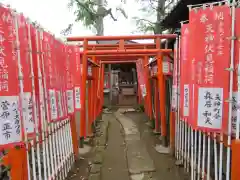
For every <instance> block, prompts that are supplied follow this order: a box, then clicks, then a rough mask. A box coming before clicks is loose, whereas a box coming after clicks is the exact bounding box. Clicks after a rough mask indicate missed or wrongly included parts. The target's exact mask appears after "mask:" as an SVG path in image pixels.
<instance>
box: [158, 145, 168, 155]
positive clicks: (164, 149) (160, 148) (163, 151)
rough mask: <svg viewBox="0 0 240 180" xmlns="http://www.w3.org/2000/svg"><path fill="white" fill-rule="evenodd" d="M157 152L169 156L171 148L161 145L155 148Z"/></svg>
mask: <svg viewBox="0 0 240 180" xmlns="http://www.w3.org/2000/svg"><path fill="white" fill-rule="evenodd" d="M155 150H156V151H157V152H159V153H161V154H169V153H170V148H169V147H164V146H163V145H161V144H159V145H156V146H155Z"/></svg>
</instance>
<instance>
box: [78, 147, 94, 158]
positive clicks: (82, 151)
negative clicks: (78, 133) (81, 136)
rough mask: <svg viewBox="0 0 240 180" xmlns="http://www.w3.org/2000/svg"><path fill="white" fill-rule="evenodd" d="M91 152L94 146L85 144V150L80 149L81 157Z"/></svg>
mask: <svg viewBox="0 0 240 180" xmlns="http://www.w3.org/2000/svg"><path fill="white" fill-rule="evenodd" d="M91 150H92V146H89V145H86V144H85V145H84V147H83V148H79V149H78V152H79V155H80V156H81V155H85V154H87V153H89V152H90V151H91Z"/></svg>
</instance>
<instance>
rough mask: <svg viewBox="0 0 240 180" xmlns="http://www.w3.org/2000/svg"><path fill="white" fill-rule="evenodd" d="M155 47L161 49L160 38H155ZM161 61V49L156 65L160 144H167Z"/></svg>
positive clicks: (163, 80)
mask: <svg viewBox="0 0 240 180" xmlns="http://www.w3.org/2000/svg"><path fill="white" fill-rule="evenodd" d="M156 47H157V49H159V50H160V49H161V40H160V38H157V40H156ZM162 61H163V56H162V53H161V51H159V52H158V53H157V66H158V74H157V76H158V90H159V99H160V117H161V140H162V145H163V146H167V123H166V112H165V102H166V97H165V96H166V92H165V79H164V75H163V72H162V69H163V68H162Z"/></svg>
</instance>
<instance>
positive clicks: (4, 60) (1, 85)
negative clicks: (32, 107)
mask: <svg viewBox="0 0 240 180" xmlns="http://www.w3.org/2000/svg"><path fill="white" fill-rule="evenodd" d="M0 17H1V18H0V94H1V96H0V148H2V147H6V145H9V144H14V143H20V142H21V141H22V140H23V138H22V135H23V131H22V128H21V125H22V121H21V114H20V111H19V92H20V91H19V81H18V71H17V70H18V64H17V62H18V59H17V53H16V50H15V47H14V46H13V44H15V41H16V33H15V32H16V29H15V27H14V26H15V25H14V24H13V23H14V19H13V16H12V14H11V11H10V10H9V9H7V8H4V7H2V6H0Z"/></svg>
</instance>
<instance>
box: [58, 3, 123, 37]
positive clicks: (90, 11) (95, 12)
mask: <svg viewBox="0 0 240 180" xmlns="http://www.w3.org/2000/svg"><path fill="white" fill-rule="evenodd" d="M121 3H125V1H123V0H121ZM68 8H69V9H71V10H73V11H74V15H75V16H76V18H75V22H82V23H83V25H84V26H85V27H87V28H90V29H92V30H96V31H97V34H103V27H102V26H103V19H104V18H105V17H107V16H110V17H111V18H112V20H113V21H117V19H116V18H115V17H114V16H113V13H112V8H111V7H108V2H107V0H69V3H68ZM115 9H116V10H117V11H120V12H121V13H122V14H123V16H124V17H125V18H127V14H126V13H125V11H124V9H123V8H121V7H115ZM72 27H73V23H71V24H69V26H68V27H67V28H66V29H64V30H63V31H62V34H64V35H66V34H69V33H71V30H72Z"/></svg>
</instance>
